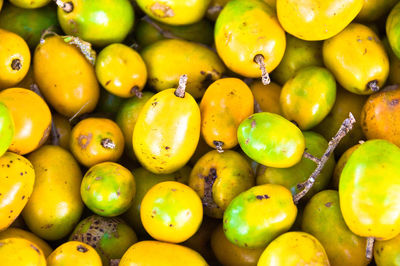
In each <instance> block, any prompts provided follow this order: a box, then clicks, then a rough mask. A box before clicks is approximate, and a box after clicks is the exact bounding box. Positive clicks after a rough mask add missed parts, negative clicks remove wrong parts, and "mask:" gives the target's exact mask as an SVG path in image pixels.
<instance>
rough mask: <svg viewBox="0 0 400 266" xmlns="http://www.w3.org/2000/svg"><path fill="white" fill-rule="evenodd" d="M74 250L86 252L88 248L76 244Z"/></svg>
mask: <svg viewBox="0 0 400 266" xmlns="http://www.w3.org/2000/svg"><path fill="white" fill-rule="evenodd" d="M76 250H78V251H79V252H82V253H86V252H88V249H87V248H86V247H84V246H82V245H78V246H77V247H76Z"/></svg>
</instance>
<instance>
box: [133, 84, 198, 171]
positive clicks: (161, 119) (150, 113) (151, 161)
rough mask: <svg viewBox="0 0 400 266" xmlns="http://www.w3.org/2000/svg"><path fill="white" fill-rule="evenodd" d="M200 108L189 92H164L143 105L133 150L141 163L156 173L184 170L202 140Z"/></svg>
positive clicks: (134, 135) (173, 90)
mask: <svg viewBox="0 0 400 266" xmlns="http://www.w3.org/2000/svg"><path fill="white" fill-rule="evenodd" d="M200 120H201V117H200V109H199V107H198V105H197V103H196V101H195V100H194V99H193V97H192V96H191V95H190V94H189V93H185V95H184V97H183V98H181V97H178V96H176V95H175V89H168V90H164V91H161V92H159V93H157V94H156V95H154V96H153V97H151V98H150V100H148V101H147V102H146V104H145V105H144V107H143V109H142V111H141V112H140V114H139V117H138V119H137V121H136V125H135V128H134V130H133V136H132V143H133V150H134V151H135V154H136V157H137V158H138V160H139V162H140V163H141V164H142V166H143V167H145V168H146V169H147V170H149V171H151V172H153V173H155V174H168V173H172V172H175V171H177V170H179V169H180V168H182V167H183V166H184V165H185V164H186V163H187V162H188V161H189V159H190V157H191V156H192V155H193V153H194V151H195V149H196V146H197V143H198V142H199V137H200Z"/></svg>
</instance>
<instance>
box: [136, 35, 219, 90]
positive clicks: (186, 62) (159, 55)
mask: <svg viewBox="0 0 400 266" xmlns="http://www.w3.org/2000/svg"><path fill="white" fill-rule="evenodd" d="M140 55H141V56H142V58H143V60H144V62H145V63H146V66H147V71H148V85H149V86H150V87H152V88H154V89H156V90H157V91H162V90H166V89H169V88H174V87H176V86H177V85H178V82H179V77H180V76H181V75H182V74H187V75H188V84H187V87H186V91H187V92H189V93H190V94H191V95H192V96H193V97H194V98H200V97H201V96H203V94H204V92H205V90H206V89H207V87H208V86H209V85H210V84H211V83H212V82H214V81H215V80H217V79H220V78H221V76H222V74H223V73H224V72H225V66H224V64H223V63H222V62H221V59H219V57H218V56H217V54H216V53H215V52H213V51H212V50H211V49H208V48H206V47H204V46H203V45H200V44H197V43H193V42H188V41H184V40H176V39H166V40H161V41H158V42H155V43H153V44H151V45H149V46H146V47H145V48H144V49H143V50H142V51H141V52H140ZM193 62H196V64H193Z"/></svg>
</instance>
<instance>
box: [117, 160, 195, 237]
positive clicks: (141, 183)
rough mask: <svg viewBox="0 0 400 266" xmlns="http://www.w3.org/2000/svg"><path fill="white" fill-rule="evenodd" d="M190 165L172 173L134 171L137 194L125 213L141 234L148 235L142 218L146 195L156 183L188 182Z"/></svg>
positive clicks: (131, 224) (126, 217)
mask: <svg viewBox="0 0 400 266" xmlns="http://www.w3.org/2000/svg"><path fill="white" fill-rule="evenodd" d="M191 170H192V169H191V168H190V167H189V166H184V167H183V168H182V169H180V170H178V171H177V172H174V173H171V174H153V173H152V172H150V171H148V170H146V169H145V168H142V167H141V168H137V169H134V170H133V171H132V173H133V175H134V176H135V182H136V194H135V197H134V198H133V202H132V205H131V207H130V208H129V209H128V210H127V211H126V212H125V214H124V215H123V217H124V219H125V220H126V221H127V222H128V223H129V225H130V226H132V228H133V229H134V230H135V232H136V233H137V234H139V235H146V234H147V232H146V230H145V229H144V227H143V224H142V220H141V219H140V206H141V204H142V200H143V197H144V195H146V193H147V191H149V189H150V188H152V187H153V186H154V185H156V184H158V183H161V182H164V181H177V182H180V183H183V184H187V183H188V180H189V176H190V172H191Z"/></svg>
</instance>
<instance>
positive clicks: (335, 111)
mask: <svg viewBox="0 0 400 266" xmlns="http://www.w3.org/2000/svg"><path fill="white" fill-rule="evenodd" d="M366 100H367V96H364V95H358V94H355V93H351V92H349V91H347V90H345V89H343V88H341V87H338V89H337V93H336V100H335V104H334V105H333V107H332V110H331V111H330V113H329V114H328V115H327V116H326V117H325V118H324V120H322V122H321V123H319V124H318V125H317V126H315V127H314V128H313V129H312V130H313V131H315V132H318V133H319V134H321V135H322V136H324V137H325V139H332V138H333V137H334V136H335V135H336V133H337V131H338V130H339V128H340V126H341V124H342V123H343V121H344V120H345V119H346V118H348V117H349V113H352V114H353V116H354V118H355V119H356V121H358V122H359V121H361V110H362V108H363V106H364V103H365V101H366ZM363 138H364V133H363V131H362V128H361V123H355V124H353V129H352V130H351V131H350V132H349V133H347V134H346V136H345V137H344V138H343V139H342V140H341V141H340V143H339V145H338V146H337V147H336V149H335V154H336V155H341V154H342V153H343V152H345V151H346V150H347V149H348V148H350V147H352V146H353V145H355V144H357V143H358V140H360V139H363Z"/></svg>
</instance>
